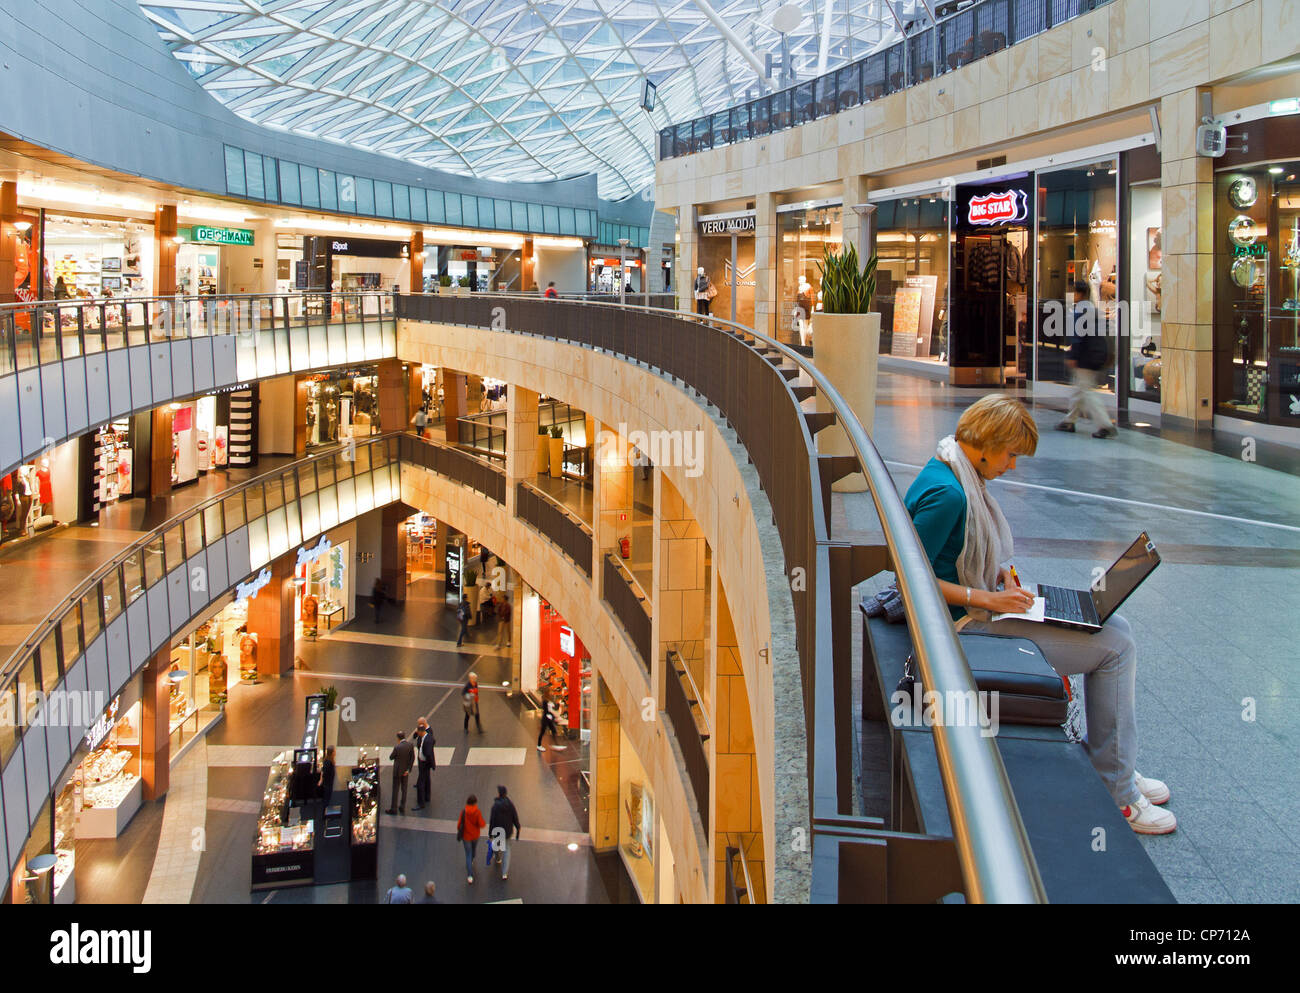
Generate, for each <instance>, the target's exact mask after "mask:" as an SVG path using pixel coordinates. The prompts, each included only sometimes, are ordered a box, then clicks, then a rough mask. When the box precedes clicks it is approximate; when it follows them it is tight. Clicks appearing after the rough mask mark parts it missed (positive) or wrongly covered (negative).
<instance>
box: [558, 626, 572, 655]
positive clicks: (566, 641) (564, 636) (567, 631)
mask: <svg viewBox="0 0 1300 993" xmlns="http://www.w3.org/2000/svg"><path fill="white" fill-rule="evenodd" d="M574 648H575V645H574V641H573V628H571V627H569V625H567V624H565V625H562V626H561V627H560V651H562V652H563V653H564V654H565V655H567V656H569V658H573V652H574Z"/></svg>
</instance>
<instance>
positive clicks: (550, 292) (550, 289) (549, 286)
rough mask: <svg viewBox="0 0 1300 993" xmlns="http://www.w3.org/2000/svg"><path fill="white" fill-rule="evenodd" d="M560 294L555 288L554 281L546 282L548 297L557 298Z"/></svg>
mask: <svg viewBox="0 0 1300 993" xmlns="http://www.w3.org/2000/svg"><path fill="white" fill-rule="evenodd" d="M559 295H560V291H559V290H557V289H556V288H555V284H554V283H547V284H546V293H545V296H546V299H548V300H555V299H557V298H558V297H559Z"/></svg>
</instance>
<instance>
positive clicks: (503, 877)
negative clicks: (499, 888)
mask: <svg viewBox="0 0 1300 993" xmlns="http://www.w3.org/2000/svg"><path fill="white" fill-rule="evenodd" d="M501 878H502V879H509V878H510V877H509V876H507V875H506V874H505V873H504V872H503V873H501Z"/></svg>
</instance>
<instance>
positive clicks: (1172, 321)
mask: <svg viewBox="0 0 1300 993" xmlns="http://www.w3.org/2000/svg"><path fill="white" fill-rule="evenodd" d="M1202 92H1208V91H1202V90H1198V89H1188V90H1181V91H1179V92H1177V93H1171V94H1169V95H1168V96H1166V97H1163V98H1162V99H1161V101H1160V123H1161V128H1162V132H1163V134H1162V139H1161V148H1160V152H1161V184H1162V185H1163V187H1164V197H1163V208H1164V232H1163V234H1162V236H1161V237H1162V248H1163V249H1164V264H1163V286H1162V289H1163V292H1162V293H1161V298H1162V299H1163V301H1164V310H1163V313H1162V315H1161V329H1160V355H1161V363H1162V370H1161V377H1160V378H1161V384H1160V414H1161V421H1162V423H1165V424H1171V425H1173V426H1182V427H1192V428H1205V427H1208V426H1209V425H1210V424H1211V423H1212V422H1213V418H1214V380H1213V375H1214V160H1213V159H1208V158H1205V157H1203V156H1198V155H1197V154H1196V126H1197V124H1198V123H1199V122H1200V117H1201V112H1200V107H1201V93H1202Z"/></svg>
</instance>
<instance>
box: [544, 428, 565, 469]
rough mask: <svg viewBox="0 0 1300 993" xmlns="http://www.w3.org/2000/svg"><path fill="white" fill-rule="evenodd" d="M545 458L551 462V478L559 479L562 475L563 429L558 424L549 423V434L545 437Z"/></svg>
mask: <svg viewBox="0 0 1300 993" xmlns="http://www.w3.org/2000/svg"><path fill="white" fill-rule="evenodd" d="M546 447H547V449H549V451H548V452H547V459H548V460H549V461H550V463H551V478H552V479H559V478H560V477H561V476H563V475H564V430H563V429H562V428H561V427H560V426H559V425H558V424H552V425H551V436H550V437H549V438H547V439H546Z"/></svg>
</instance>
